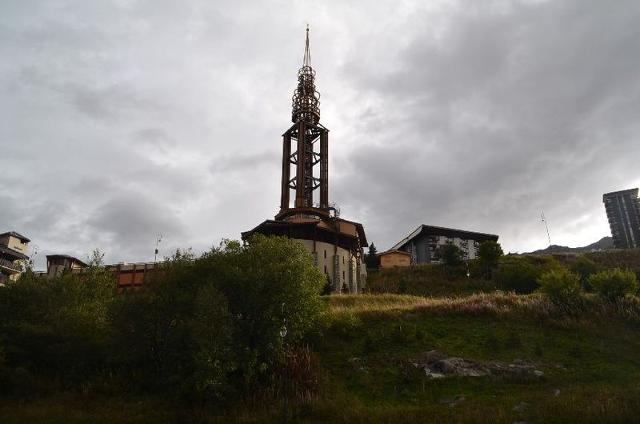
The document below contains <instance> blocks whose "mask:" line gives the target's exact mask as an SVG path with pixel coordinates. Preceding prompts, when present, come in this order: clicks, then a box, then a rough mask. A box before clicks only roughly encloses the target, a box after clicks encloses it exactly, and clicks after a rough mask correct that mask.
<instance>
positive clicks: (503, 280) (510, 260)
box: [496, 255, 562, 294]
mask: <svg viewBox="0 0 640 424" xmlns="http://www.w3.org/2000/svg"><path fill="white" fill-rule="evenodd" d="M561 267H562V266H561V265H560V263H559V262H558V261H557V260H555V259H554V258H552V257H549V256H513V255H508V256H503V257H502V258H501V259H500V263H499V265H498V270H497V273H496V283H497V285H498V287H500V288H501V289H502V290H507V291H514V292H516V293H518V294H528V293H533V292H534V291H535V290H536V289H537V288H538V279H539V278H540V276H541V275H542V274H544V273H545V272H547V271H550V270H554V269H559V268H561Z"/></svg>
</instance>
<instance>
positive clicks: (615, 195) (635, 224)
mask: <svg viewBox="0 0 640 424" xmlns="http://www.w3.org/2000/svg"><path fill="white" fill-rule="evenodd" d="M602 201H603V202H604V207H605V209H606V210H607V218H608V219H609V226H610V227H611V236H612V237H613V245H614V246H615V247H616V249H632V248H637V247H640V199H638V189H637V188H632V189H629V190H621V191H614V192H611V193H606V194H604V195H603V196H602Z"/></svg>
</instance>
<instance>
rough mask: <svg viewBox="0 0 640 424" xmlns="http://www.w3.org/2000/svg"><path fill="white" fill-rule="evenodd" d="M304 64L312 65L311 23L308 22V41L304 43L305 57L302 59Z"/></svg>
mask: <svg viewBox="0 0 640 424" xmlns="http://www.w3.org/2000/svg"><path fill="white" fill-rule="evenodd" d="M302 66H309V67H311V51H310V50H309V24H307V41H306V42H305V45H304V59H302Z"/></svg>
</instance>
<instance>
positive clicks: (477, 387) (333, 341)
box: [0, 246, 640, 423]
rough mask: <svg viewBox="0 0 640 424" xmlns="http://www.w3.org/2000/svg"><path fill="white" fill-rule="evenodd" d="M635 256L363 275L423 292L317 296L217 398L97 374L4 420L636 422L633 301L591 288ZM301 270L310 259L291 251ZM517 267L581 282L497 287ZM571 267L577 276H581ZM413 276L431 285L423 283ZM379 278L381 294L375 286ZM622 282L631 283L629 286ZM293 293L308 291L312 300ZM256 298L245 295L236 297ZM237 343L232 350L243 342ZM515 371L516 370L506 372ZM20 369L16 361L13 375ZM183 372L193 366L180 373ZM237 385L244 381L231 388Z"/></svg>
mask: <svg viewBox="0 0 640 424" xmlns="http://www.w3.org/2000/svg"><path fill="white" fill-rule="evenodd" d="M283 248H284V249H289V248H288V247H284V246H283ZM252 252H253V255H254V256H252V258H251V260H252V261H256V262H254V263H256V264H258V263H262V262H261V261H262V260H267V261H270V260H271V259H268V258H262V259H260V257H261V255H264V254H266V251H264V250H263V251H260V250H254V251H252ZM277 258H278V257H277V256H276V259H277ZM585 259H588V261H586V260H585ZM636 259H638V252H635V251H632V252H612V253H610V252H607V253H603V254H600V253H599V254H588V255H586V256H566V255H565V256H560V257H549V256H532V257H516V258H515V259H514V258H512V257H509V256H507V257H504V258H503V259H501V262H500V265H499V267H498V269H497V270H496V272H495V274H494V278H493V279H491V280H488V279H483V278H480V277H479V276H477V275H476V276H474V275H473V274H472V275H471V276H470V277H469V278H467V277H466V275H465V274H466V269H463V271H464V273H462V274H460V273H458V271H459V270H452V269H444V268H443V267H415V268H408V269H396V270H391V271H382V272H380V273H378V274H377V275H375V276H374V277H373V278H372V280H371V282H372V284H371V285H370V288H371V291H374V290H375V287H376V284H382V283H380V281H384V284H386V285H387V286H385V287H387V288H389V287H391V288H393V287H394V284H396V285H397V286H398V287H399V286H400V285H399V283H398V282H397V280H398V279H400V278H402V279H404V280H405V281H406V283H404V284H405V286H404V287H405V288H412V290H416V291H417V290H424V294H425V295H423V296H416V295H409V294H397V293H369V294H364V295H332V296H323V297H321V298H318V299H320V300H321V301H320V307H319V309H317V310H318V311H319V315H317V316H316V318H314V321H313V325H309V326H307V327H305V330H304V335H302V336H300V338H298V339H296V340H293V339H292V340H291V341H290V342H288V343H286V344H285V345H284V346H281V347H282V351H280V352H281V353H280V354H277V355H276V356H271V357H270V358H271V360H272V362H270V363H269V364H268V368H266V369H265V370H264V371H263V372H264V374H262V377H261V378H257V379H253V380H247V381H248V383H247V384H251V385H250V386H245V385H243V384H241V385H240V386H235V391H233V392H226V393H228V394H227V395H226V397H225V399H224V401H223V402H216V401H213V400H211V399H210V398H209V399H208V398H206V397H203V396H201V395H200V396H198V397H195V398H193V397H192V398H188V397H187V398H185V397H184V396H182V397H176V396H174V395H172V393H174V392H172V391H171V390H169V391H162V390H157V389H156V390H154V391H149V390H145V389H144V388H140V387H138V386H135V385H133V386H132V385H131V384H130V383H127V384H122V383H118V381H117V380H116V381H113V380H109V379H107V380H106V381H107V382H106V383H105V382H104V381H105V376H103V377H101V379H102V380H101V379H99V378H96V377H95V376H94V377H91V378H90V379H89V380H84V382H80V383H78V384H75V385H74V384H72V385H64V386H63V387H60V388H59V389H56V390H51V391H47V390H43V391H40V392H37V393H35V392H34V393H13V394H10V395H9V396H6V397H5V398H4V399H3V400H2V401H0V421H2V422H3V423H4V422H8V423H13V422H15V423H18V422H62V421H64V422H72V423H73V422H87V421H91V422H110V423H114V422H174V421H186V422H194V421H195V422H309V423H323V422H345V423H347V422H348V423H363V422H366V423H378V422H380V423H387V422H388V423H392V422H393V423H403V422H407V423H409V422H410V423H416V422H434V423H442V422H468V423H478V422H480V423H514V422H531V423H535V422H538V423H542V422H544V423H566V422H579V423H618V422H636V420H637V411H638V410H640V385H639V383H640V356H639V355H638V352H640V332H639V331H638V330H640V300H639V299H638V297H637V296H635V295H634V294H630V293H631V292H629V291H628V290H626V291H623V292H621V293H623V294H622V295H619V296H614V297H611V298H607V297H604V296H602V295H601V294H600V292H597V290H595V289H594V288H593V287H590V286H589V281H590V282H592V283H595V282H597V280H598V278H600V279H602V278H604V277H606V275H605V274H603V273H602V272H603V270H606V269H607V268H623V269H624V268H631V269H633V270H637V269H638V268H637V266H638V263H639V262H636ZM267 263H268V262H267ZM594 263H595V266H594V265H593V264H594ZM298 266H303V267H306V266H307V264H306V263H305V262H304V260H302V259H301V262H300V264H299V265H298ZM500 267H502V269H500ZM203 269H204V268H200V272H204V271H203ZM300 269H302V268H300ZM569 269H572V270H574V272H575V273H571V272H569V271H568V270H569ZM514 270H515V271H523V273H522V275H525V274H526V275H528V276H529V277H531V276H535V277H536V278H538V277H540V276H542V275H545V276H546V277H545V278H546V279H547V280H551V281H560V282H563V281H564V280H563V278H568V280H570V281H571V282H572V284H575V282H576V281H579V283H577V284H578V286H577V287H578V288H579V289H580V290H579V292H575V293H573V292H572V293H573V294H572V295H571V296H572V297H571V298H570V299H569V300H570V301H569V300H567V299H565V298H559V299H560V300H558V299H555V298H552V297H551V296H550V295H549V294H546V292H545V293H542V292H539V291H534V292H533V293H529V294H516V293H515V292H512V291H511V292H510V291H506V290H497V289H496V288H498V287H500V286H501V285H504V284H509V281H508V280H507V277H509V278H512V277H513V278H516V280H518V279H519V278H520V277H521V274H520V273H518V272H513V271H514ZM254 271H257V269H256V270H254ZM579 271H583V272H584V273H585V275H586V276H585V278H584V279H582V278H581V277H582V274H580V272H579ZM234 272H236V271H234ZM248 272H249V273H248V274H234V275H236V278H237V277H240V276H242V275H246V276H247V278H248V277H250V278H260V275H261V274H260V272H257V273H256V274H253V271H251V270H248ZM273 272H276V274H274V273H270V274H267V275H269V276H270V277H269V278H274V276H277V275H279V274H278V273H280V272H284V275H285V276H286V275H288V274H287V272H286V268H282V267H275V268H273ZM472 272H473V268H472ZM607 272H608V271H607ZM598 273H600V274H598ZM529 274H530V275H529ZM594 275H599V276H600V277H598V278H595V277H593V276H594ZM607 275H608V274H607ZM625 275H626V274H625ZM558 276H559V277H558ZM556 277H558V278H556ZM560 277H562V278H560ZM527 278H528V277H527ZM554 278H556V280H554ZM376 279H379V280H377V281H376ZM175 281H178V280H174V282H175ZM203 281H206V280H203ZM247 281H249V280H247ZM522 281H524V280H522ZM522 281H521V280H518V281H517V282H518V284H520V283H522ZM527 281H528V280H527ZM527 281H525V283H526V282H527ZM535 281H538V280H535ZM451 283H453V284H451ZM314 284H316V283H314ZM420 284H432V287H428V288H424V287H423V288H422V289H421V288H420V287H421V286H420ZM447 284H450V285H449V287H450V289H449V291H447ZM454 284H458V285H454ZM582 284H584V285H582ZM263 287H264V289H265V290H267V288H268V287H267V286H263ZM282 287H285V286H282ZM377 287H378V289H377V290H382V289H381V287H382V286H381V285H379V286H377ZM519 287H527V286H526V284H525V285H522V286H519ZM552 287H553V286H552ZM580 287H582V288H580ZM630 287H631V289H632V290H637V286H635V289H634V288H633V286H630ZM222 288H223V287H222ZM222 288H221V289H222ZM534 290H537V287H536V288H534ZM264 293H267V292H264ZM282 293H283V294H282V295H284V294H286V290H285V291H283V292H282ZM300 293H301V294H300V296H303V297H304V296H310V299H315V298H316V297H315V296H317V295H311V294H309V293H308V292H305V293H302V292H300ZM436 293H437V294H436ZM254 294H257V292H256V293H254ZM262 296H263V295H260V296H257V297H256V296H254V297H253V298H248V297H247V298H246V300H245V303H247V302H255V301H259V300H260V298H261V297H262ZM304 304H306V303H304V302H303V303H302V304H301V305H304ZM311 304H312V305H315V303H314V302H311ZM183 305H186V304H184V303H183ZM230 305H233V303H230ZM313 310H314V311H315V310H316V306H314V307H313ZM265 311H267V309H265ZM183 316H190V315H189V314H187V315H183ZM314 316H315V315H314ZM265 317H268V315H265ZM278 319H281V317H279V318H278ZM232 323H233V321H232ZM214 324H215V322H214ZM234 325H235V324H234ZM214 327H215V325H214ZM232 328H233V327H232ZM274 328H278V327H274ZM207 334H209V333H207ZM214 334H215V332H214ZM300 334H302V333H300ZM231 340H235V338H233V337H232V339H231ZM240 340H244V339H240ZM235 343H237V342H235ZM235 343H232V344H230V345H229V346H230V348H232V349H238V347H242V345H237V344H235ZM184 349H186V350H185V351H184V353H189V352H191V350H190V349H191V348H190V347H188V346H187V347H184ZM198 351H202V350H201V349H200V350H196V352H198ZM240 351H241V350H234V351H232V352H240ZM213 352H215V350H214V351H213ZM235 355H236V356H237V353H236V354H235ZM278 355H281V356H278ZM433 356H437V357H441V358H445V359H446V361H445V362H447V361H448V363H454V364H455V363H467V364H472V365H473V366H475V367H476V368H479V369H488V368H491V367H493V368H492V369H495V368H497V369H506V371H504V372H500V373H495V372H492V373H488V374H486V375H481V376H470V375H463V374H461V373H456V372H454V371H455V370H453V371H451V370H444V371H442V372H443V375H440V374H437V373H435V372H430V371H429V370H428V369H427V368H425V367H424V366H423V365H424V364H425V363H427V362H425V361H427V359H425V358H428V357H433ZM278 358H280V359H278ZM458 358H459V359H458ZM10 365H11V364H10V363H9V364H5V367H6V366H10ZM216 369H218V368H216ZM223 369H224V368H223ZM251 369H255V370H256V372H258V375H260V374H259V373H260V372H262V371H260V369H261V368H260V367H257V368H253V367H252V366H251V362H248V363H247V364H246V365H245V366H244V368H242V370H251ZM520 369H522V370H524V371H523V372H514V371H511V370H520ZM30 372H31V371H30V370H29V369H25V370H24V372H23V373H24V375H30ZM112 372H113V371H112ZM180 372H181V373H185V372H186V373H187V374H180V375H187V376H188V375H190V374H189V373H188V372H189V370H188V369H187V370H184V369H183V370H180ZM244 372H247V371H244ZM216 375H218V374H216ZM224 375H226V376H228V377H229V378H232V379H233V378H234V376H235V375H238V374H237V373H236V372H235V371H233V370H232V371H230V372H229V373H227V374H224ZM267 376H270V377H269V378H267ZM245 378H246V377H245ZM100 381H103V383H100ZM176 381H177V382H179V381H181V380H176ZM234 381H235V382H237V381H238V380H237V379H236V380H228V383H227V384H229V385H231V387H234V386H233V384H234V383H233V382H234ZM48 384H53V383H52V382H51V381H49V382H48ZM247 387H250V388H251V390H249V391H244V392H242V391H241V390H240V389H241V388H245V389H246V388H247Z"/></svg>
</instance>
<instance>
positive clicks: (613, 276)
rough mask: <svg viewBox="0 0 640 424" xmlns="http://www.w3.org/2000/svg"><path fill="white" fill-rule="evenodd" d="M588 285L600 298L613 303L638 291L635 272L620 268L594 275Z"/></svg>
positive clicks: (589, 279)
mask: <svg viewBox="0 0 640 424" xmlns="http://www.w3.org/2000/svg"><path fill="white" fill-rule="evenodd" d="M588 283H589V285H590V286H591V287H593V288H594V290H595V291H596V292H597V293H598V294H599V295H600V296H602V297H603V298H605V299H607V300H612V301H613V300H616V299H620V298H623V297H625V296H626V295H635V294H636V293H637V291H638V281H637V279H636V275H635V274H634V272H633V271H630V270H622V269H620V268H614V269H607V270H604V271H600V272H597V273H595V274H592V275H591V276H589V278H588Z"/></svg>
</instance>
